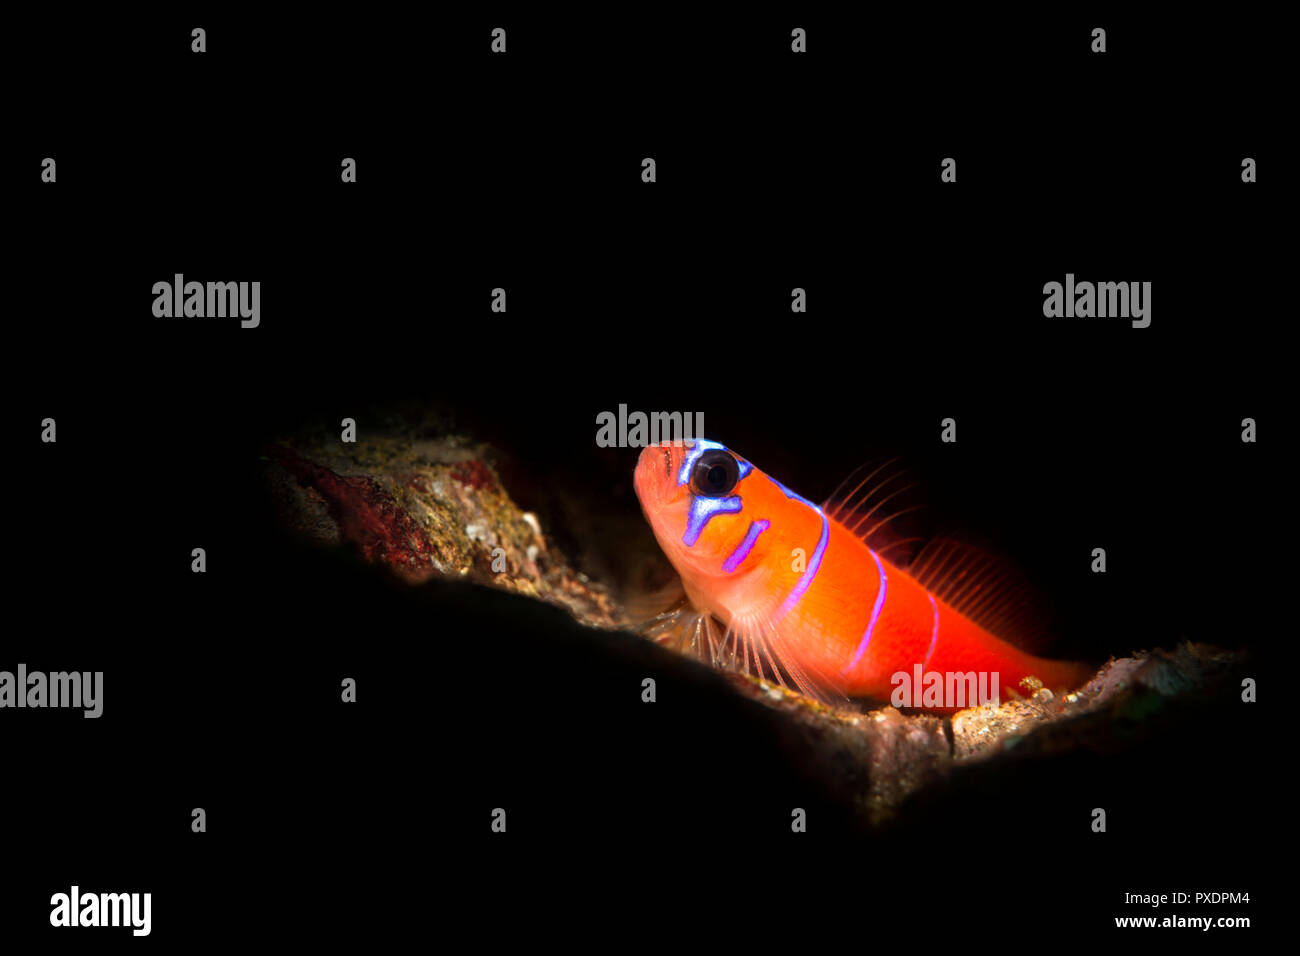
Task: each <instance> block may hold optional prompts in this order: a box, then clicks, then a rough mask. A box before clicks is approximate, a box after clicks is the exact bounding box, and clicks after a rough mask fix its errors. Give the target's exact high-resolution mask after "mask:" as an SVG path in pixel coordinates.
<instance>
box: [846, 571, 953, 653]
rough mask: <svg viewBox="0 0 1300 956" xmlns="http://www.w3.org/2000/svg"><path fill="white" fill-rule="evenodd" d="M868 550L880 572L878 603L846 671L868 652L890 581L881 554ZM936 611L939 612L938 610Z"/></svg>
mask: <svg viewBox="0 0 1300 956" xmlns="http://www.w3.org/2000/svg"><path fill="white" fill-rule="evenodd" d="M867 550H868V551H870V552H871V556H872V557H873V558H875V559H876V570H877V571H879V572H880V587H879V588H878V589H877V590H876V605H875V607H873V608H872V609H871V620H870V621H868V622H867V629H866V630H865V631H863V632H862V640H861V641H860V642H859V643H858V649H857V650H856V651H855V652H854V654H853V660H851V661H849V663H848V666H847V667H845V668H844V671H845V672H848V671H851V670H852V669H853V668H854V666H855V665H856V664H857V663H858V661H860V660H862V655H863V654H865V653H866V652H867V645H868V644H870V643H871V632H872V631H874V630H875V629H876V621H878V620H879V619H880V609H881V608H882V607H884V606H885V587H886V585H887V583H888V581H887V580H886V578H885V566H884V565H883V564H881V563H880V555H878V554H876V552H874V551H871V549H870V548H867ZM936 613H938V612H937V611H936ZM936 633H937V632H936Z"/></svg>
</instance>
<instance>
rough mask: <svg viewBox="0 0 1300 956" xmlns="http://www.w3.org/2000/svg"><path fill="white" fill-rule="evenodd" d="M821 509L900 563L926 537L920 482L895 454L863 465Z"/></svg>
mask: <svg viewBox="0 0 1300 956" xmlns="http://www.w3.org/2000/svg"><path fill="white" fill-rule="evenodd" d="M822 510H823V511H825V512H826V516H827V517H828V518H831V519H832V520H834V521H838V522H839V523H840V524H842V525H844V527H846V528H847V529H848V530H849V531H851V532H852V533H853V534H855V535H857V536H858V537H859V538H861V539H862V540H863V541H865V542H866V543H867V546H868V547H869V548H871V549H872V550H873V551H875V552H876V553H877V554H879V555H881V556H882V557H886V558H888V559H889V560H890V561H891V562H892V563H893V564H895V565H896V566H898V567H907V565H908V564H909V563H910V562H911V560H912V557H913V555H915V554H916V552H917V551H918V550H919V549H920V547H921V545H922V544H923V543H924V541H925V540H926V538H927V535H925V534H924V533H922V530H921V528H920V523H919V522H918V520H917V515H919V513H920V512H921V511H922V505H921V504H920V494H919V491H918V488H917V483H916V482H915V481H914V480H913V479H912V477H911V476H910V475H909V474H908V471H907V469H906V468H904V467H903V466H902V465H901V464H899V460H898V459H897V458H890V459H888V460H887V461H883V462H882V461H874V462H867V463H866V464H863V465H859V466H858V467H857V468H855V469H854V470H853V471H852V472H850V473H849V476H848V477H847V478H845V479H844V480H843V481H841V482H840V484H839V487H838V488H836V489H835V490H834V491H833V492H831V495H830V497H829V498H827V499H826V501H825V502H824V503H823V504H822ZM899 519H904V520H899Z"/></svg>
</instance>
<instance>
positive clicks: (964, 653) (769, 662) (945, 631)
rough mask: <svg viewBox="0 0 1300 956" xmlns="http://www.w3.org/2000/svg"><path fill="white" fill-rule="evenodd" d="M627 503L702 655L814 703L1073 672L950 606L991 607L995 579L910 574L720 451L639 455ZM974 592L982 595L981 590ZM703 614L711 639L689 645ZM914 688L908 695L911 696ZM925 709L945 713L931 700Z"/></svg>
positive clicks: (1076, 679)
mask: <svg viewBox="0 0 1300 956" xmlns="http://www.w3.org/2000/svg"><path fill="white" fill-rule="evenodd" d="M635 486H636V492H637V496H638V498H639V499H640V501H641V506H642V510H643V512H644V513H645V516H646V519H647V521H648V522H649V523H650V526H651V528H652V529H653V530H654V533H655V537H656V539H657V540H658V542H659V545H660V547H661V548H662V549H663V550H664V553H665V554H666V555H667V557H668V558H669V560H670V561H671V562H672V564H673V565H674V567H675V568H676V569H677V571H678V573H679V574H680V576H681V579H682V585H683V589H684V590H685V593H686V596H687V598H688V599H689V601H690V604H691V606H692V608H693V610H694V612H695V613H697V614H698V615H700V616H701V617H702V618H703V625H700V624H698V623H697V625H696V626H697V631H696V634H697V640H696V641H695V643H696V644H697V646H698V650H699V651H700V653H701V655H702V656H705V657H707V658H708V659H710V660H711V661H712V662H713V663H715V664H719V665H722V666H727V667H732V668H736V669H741V670H745V671H746V672H749V673H756V674H759V675H762V676H769V677H772V678H774V679H776V680H778V681H781V682H782V683H785V682H786V680H785V679H786V678H788V679H789V681H790V682H792V683H793V684H794V685H795V686H796V687H797V688H798V689H799V690H800V691H802V692H804V693H806V694H808V695H810V696H813V697H816V698H819V699H823V700H827V699H829V700H835V699H836V698H845V697H871V698H877V699H889V698H890V697H891V694H893V692H894V691H895V690H896V688H897V687H898V686H899V685H900V681H899V680H898V678H897V676H896V675H898V674H900V673H903V674H906V675H907V676H908V678H909V679H911V678H912V677H913V676H914V675H915V674H917V673H918V672H917V671H916V666H917V665H920V669H921V670H920V673H923V674H926V675H929V674H939V675H941V678H940V679H941V680H942V679H943V677H942V675H949V674H966V673H968V672H975V673H976V674H984V675H988V682H987V683H986V684H985V685H984V686H988V685H989V684H991V682H992V680H993V679H996V680H997V682H998V683H997V684H996V685H993V686H999V687H1001V688H1016V687H1017V686H1018V685H1019V684H1020V681H1021V680H1022V679H1023V678H1026V677H1035V678H1037V679H1038V680H1040V681H1041V682H1042V683H1043V685H1044V686H1047V687H1049V688H1053V689H1064V688H1069V687H1074V686H1077V685H1079V684H1081V683H1082V682H1083V681H1084V680H1085V679H1086V678H1087V676H1088V675H1089V674H1090V673H1091V670H1090V669H1089V668H1087V667H1085V666H1084V665H1080V664H1076V663H1072V662H1066V661H1052V660H1047V659H1045V658H1041V657H1036V656H1034V655H1032V654H1029V653H1026V652H1025V651H1023V650H1021V649H1019V648H1017V647H1015V646H1014V645H1013V644H1011V643H1009V642H1008V641H1006V640H1003V639H1002V638H1000V637H998V636H997V635H995V634H994V633H992V632H991V631H990V630H989V629H988V628H986V627H985V626H983V625H982V624H981V623H978V622H977V620H976V619H975V617H978V615H976V616H975V617H973V616H968V614H966V613H963V612H962V611H961V610H958V607H963V608H967V609H970V608H977V607H980V606H987V605H989V604H990V602H996V600H997V599H998V597H999V595H998V594H997V593H995V589H994V588H993V584H994V581H995V575H991V574H989V573H984V574H973V573H969V572H970V571H971V569H970V568H969V567H967V568H966V569H965V570H964V571H963V572H962V574H961V575H958V576H956V577H952V576H950V577H944V576H943V575H942V574H939V575H935V574H931V575H929V576H922V577H918V576H917V575H916V574H914V573H912V572H911V571H909V570H908V569H905V568H904V567H901V566H899V565H898V564H895V563H894V562H893V561H891V560H890V559H889V558H888V557H885V556H883V555H882V554H881V553H880V551H879V550H877V549H875V548H873V547H872V546H871V545H870V544H869V543H868V541H867V540H864V538H863V537H862V536H860V534H858V533H856V530H857V529H856V528H855V529H851V528H850V527H849V525H848V524H846V523H845V520H842V519H844V518H846V513H845V512H843V511H841V510H837V509H833V508H830V507H827V506H822V505H817V504H814V503H812V502H810V501H809V500H807V499H806V498H804V497H802V496H801V495H799V494H798V493H796V492H795V491H792V490H791V489H789V488H787V487H786V486H785V485H783V484H782V483H781V482H779V481H777V480H776V479H775V478H772V477H770V476H769V475H767V474H766V473H764V472H763V471H761V470H760V469H758V468H756V467H754V466H753V464H752V463H750V462H748V461H747V460H745V459H744V458H742V457H740V456H738V455H736V454H735V453H734V452H732V451H730V450H729V449H727V448H725V447H723V446H722V445H720V444H718V443H716V442H711V441H706V440H699V441H695V442H686V443H677V444H672V443H667V444H661V445H655V446H650V447H647V448H646V449H644V450H643V452H642V454H641V458H640V460H639V462H638V464H637V468H636V474H635ZM982 592H983V593H982ZM709 618H716V619H717V620H718V621H720V622H721V623H722V625H723V628H724V631H723V633H722V634H721V635H716V636H715V635H713V634H712V633H711V632H709V633H705V634H703V636H698V635H700V633H701V631H700V630H699V629H700V628H703V629H706V630H707V628H708V627H709V621H708V619H709ZM920 696H921V694H920V689H919V688H918V689H917V691H916V697H917V700H918V701H919V699H920ZM925 709H929V710H938V711H945V710H953V709H956V707H955V706H953V704H952V702H951V701H945V700H942V699H940V700H938V702H937V703H935V702H933V701H932V704H931V705H929V706H926V708H925Z"/></svg>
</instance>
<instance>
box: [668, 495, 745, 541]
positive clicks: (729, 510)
mask: <svg viewBox="0 0 1300 956" xmlns="http://www.w3.org/2000/svg"><path fill="white" fill-rule="evenodd" d="M744 506H745V505H744V503H743V502H742V501H741V500H740V495H732V496H731V497H729V498H706V497H704V495H691V511H690V514H689V515H688V516H687V519H686V533H685V534H683V535H682V543H683V544H685V545H686V546H687V547H688V548H693V547H695V542H697V541H699V540H700V534H701V533H702V532H703V531H704V526H705V525H706V524H708V523H709V520H710V519H711V518H712V517H713V516H714V515H719V514H735V513H736V512H737V511H739V510H740V509H741V508H743V507H744Z"/></svg>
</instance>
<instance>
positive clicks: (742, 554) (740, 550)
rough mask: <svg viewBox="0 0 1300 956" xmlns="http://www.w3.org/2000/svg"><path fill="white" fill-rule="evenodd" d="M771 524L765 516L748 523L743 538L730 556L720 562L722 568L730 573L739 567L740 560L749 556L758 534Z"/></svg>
mask: <svg viewBox="0 0 1300 956" xmlns="http://www.w3.org/2000/svg"><path fill="white" fill-rule="evenodd" d="M771 526H772V522H770V521H768V520H767V519H766V518H760V519H759V520H758V521H751V522H750V523H749V531H747V532H746V533H745V540H744V541H742V542H740V544H738V545H737V546H736V550H735V551H733V552H731V557H729V558H727V560H726V561H724V562H723V563H722V570H723V571H726V572H727V573H728V574H731V573H732V572H733V571H735V570H736V568H738V567H740V564H741V562H742V561H744V560H745V559H746V558H747V557H749V552H750V551H752V550H753V549H754V542H755V541H757V540H758V536H759V535H760V534H762V533H763V532H764V531H766V530H767V529H768V528H770V527H771Z"/></svg>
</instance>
